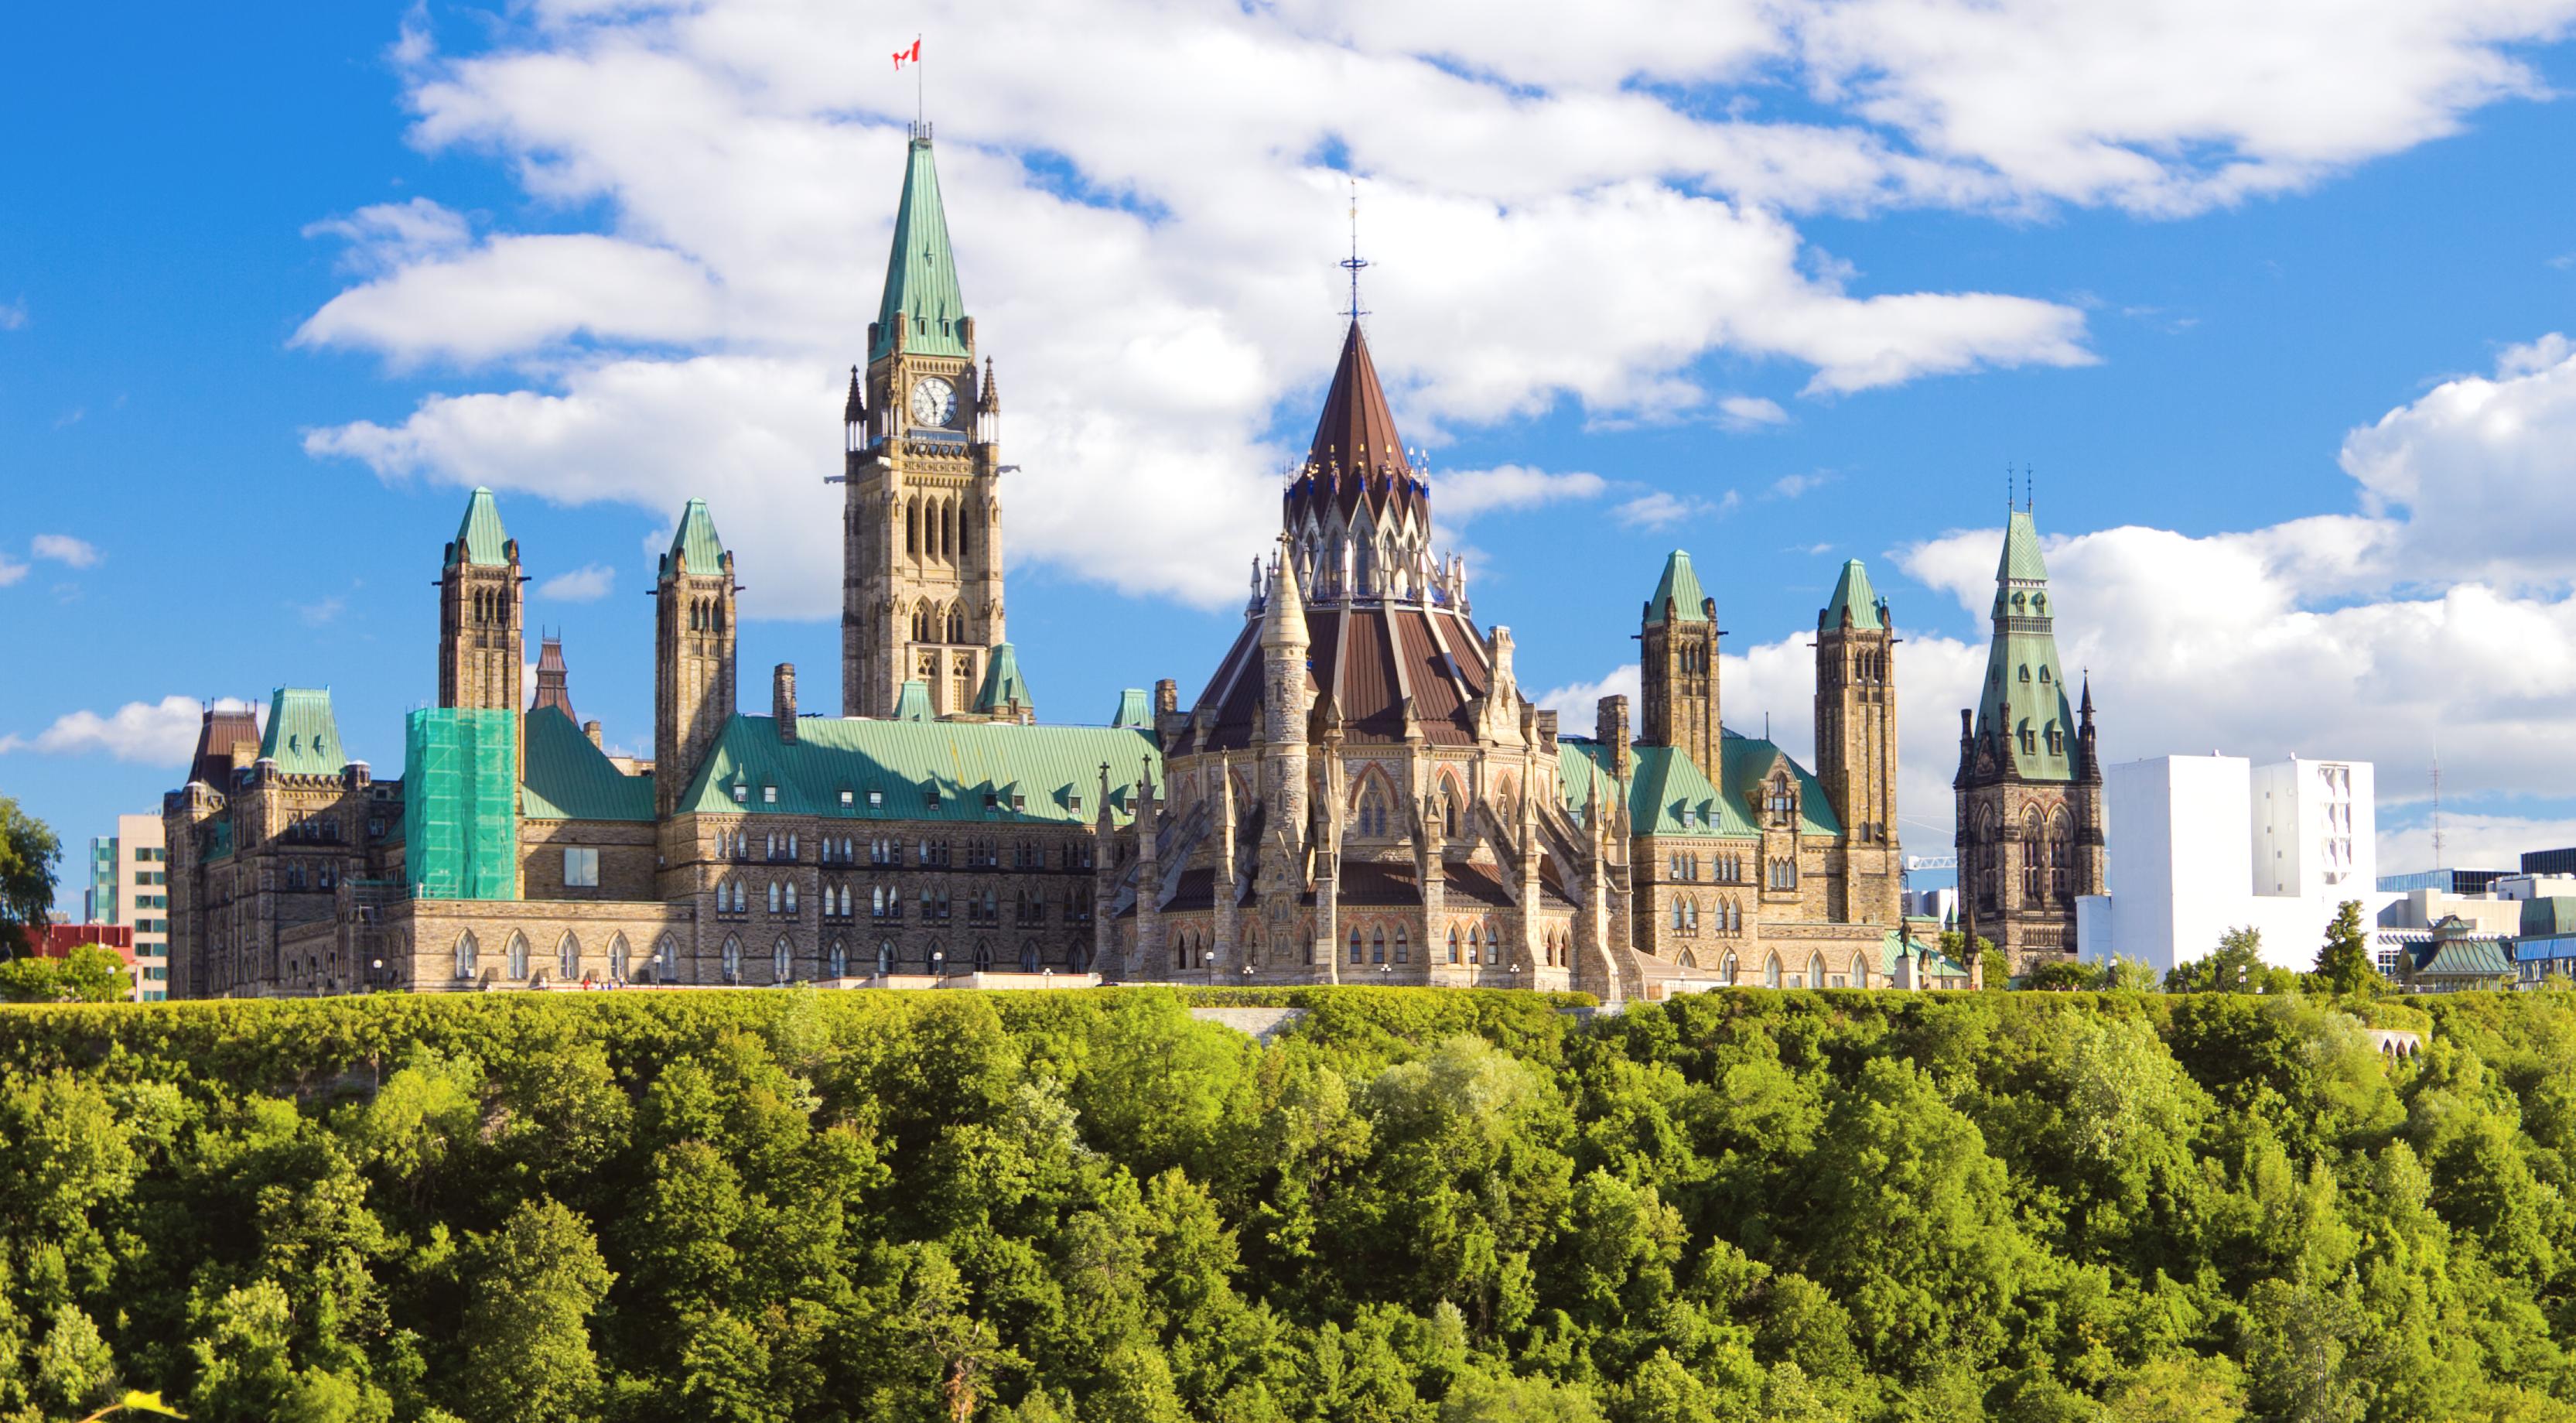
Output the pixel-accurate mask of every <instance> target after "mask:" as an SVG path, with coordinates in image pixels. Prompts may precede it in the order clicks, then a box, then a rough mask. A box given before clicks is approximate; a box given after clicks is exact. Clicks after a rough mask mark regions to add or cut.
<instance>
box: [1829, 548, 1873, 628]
mask: <svg viewBox="0 0 2576 1423" xmlns="http://www.w3.org/2000/svg"><path fill="white" fill-rule="evenodd" d="M1845 618H1849V619H1851V625H1852V626H1853V627H1855V628H1859V629H1864V630H1867V631H1872V632H1875V631H1879V630H1882V629H1884V628H1885V627H1886V626H1887V600H1886V599H1885V598H1882V597H1880V596H1878V590H1877V589H1875V588H1872V587H1870V586H1869V569H1868V568H1866V567H1865V566H1863V565H1862V563H1861V561H1860V560H1859V559H1857V558H1854V559H1847V560H1845V561H1844V563H1843V576H1842V577H1841V578H1840V579H1839V580H1837V581H1836V582H1835V584H1834V595H1833V596H1832V597H1831V598H1828V599H1826V600H1825V606H1824V609H1823V611H1821V612H1819V613H1817V614H1816V626H1817V627H1818V628H1819V629H1823V628H1834V627H1840V626H1842V624H1843V619H1845Z"/></svg>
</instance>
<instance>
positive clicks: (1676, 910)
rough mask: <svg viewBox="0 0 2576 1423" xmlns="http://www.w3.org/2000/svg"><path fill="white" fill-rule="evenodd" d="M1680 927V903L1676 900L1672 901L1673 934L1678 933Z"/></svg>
mask: <svg viewBox="0 0 2576 1423" xmlns="http://www.w3.org/2000/svg"><path fill="white" fill-rule="evenodd" d="M1681 927H1682V902H1681V901H1680V900H1678V899H1676V900H1674V901H1673V931H1674V932H1675V933H1679V932H1680V931H1681Z"/></svg>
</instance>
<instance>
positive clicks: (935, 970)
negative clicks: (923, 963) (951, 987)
mask: <svg viewBox="0 0 2576 1423" xmlns="http://www.w3.org/2000/svg"><path fill="white" fill-rule="evenodd" d="M930 978H931V985H930V986H931V987H933V988H946V987H947V986H948V951H947V950H945V949H933V950H931V951H930Z"/></svg>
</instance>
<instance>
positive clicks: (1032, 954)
mask: <svg viewBox="0 0 2576 1423" xmlns="http://www.w3.org/2000/svg"><path fill="white" fill-rule="evenodd" d="M1037 971H1038V941H1037V940H1035V939H1031V940H1029V941H1028V942H1026V943H1024V944H1022V945H1020V972H1022V973H1035V972H1037Z"/></svg>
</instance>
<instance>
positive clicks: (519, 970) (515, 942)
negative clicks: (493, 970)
mask: <svg viewBox="0 0 2576 1423" xmlns="http://www.w3.org/2000/svg"><path fill="white" fill-rule="evenodd" d="M509 960H510V977H511V978H513V979H523V978H526V977H527V976H528V940H527V937H526V936H525V935H523V934H521V933H519V932H518V931H517V930H515V929H514V930H512V931H511V933H510V951H509Z"/></svg>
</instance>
